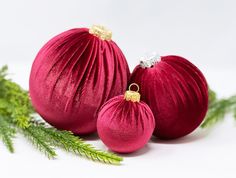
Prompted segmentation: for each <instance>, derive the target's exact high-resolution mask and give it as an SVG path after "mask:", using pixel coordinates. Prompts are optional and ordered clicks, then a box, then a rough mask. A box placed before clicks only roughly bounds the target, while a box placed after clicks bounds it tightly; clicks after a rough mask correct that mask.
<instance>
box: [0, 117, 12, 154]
mask: <svg viewBox="0 0 236 178" xmlns="http://www.w3.org/2000/svg"><path fill="white" fill-rule="evenodd" d="M15 134H16V130H15V128H14V127H12V125H11V124H10V123H9V122H7V121H6V120H5V118H3V117H2V116H0V139H1V140H2V142H3V143H4V144H5V145H6V147H7V149H8V150H9V151H10V152H11V153H13V152H14V147H13V138H14V137H15Z"/></svg>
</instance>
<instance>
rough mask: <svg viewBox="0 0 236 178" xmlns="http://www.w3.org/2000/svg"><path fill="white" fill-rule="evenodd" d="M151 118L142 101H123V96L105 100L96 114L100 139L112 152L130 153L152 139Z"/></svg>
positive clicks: (152, 117)
mask: <svg viewBox="0 0 236 178" xmlns="http://www.w3.org/2000/svg"><path fill="white" fill-rule="evenodd" d="M154 128H155V119H154V116H153V114H152V111H151V109H150V108H149V106H148V105H147V104H145V103H144V102H142V101H140V102H132V101H126V100H125V99H124V95H120V96H116V97H114V98H112V99H110V100H108V101H107V102H106V103H105V104H104V105H103V106H102V107H101V110H100V112H99V115H98V120H97V129H98V135H99V137H100V138H101V140H102V141H103V142H104V143H105V145H107V147H108V148H110V149H111V150H113V151H116V152H119V153H130V152H133V151H136V150H138V149H140V148H142V147H143V146H144V145H145V144H146V143H147V142H148V140H149V139H150V137H151V136H152V133H153V131H154Z"/></svg>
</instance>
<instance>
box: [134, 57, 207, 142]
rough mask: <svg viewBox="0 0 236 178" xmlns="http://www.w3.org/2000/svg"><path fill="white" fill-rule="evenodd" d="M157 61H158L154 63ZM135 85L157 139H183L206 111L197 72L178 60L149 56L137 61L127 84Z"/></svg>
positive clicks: (204, 91) (202, 82)
mask: <svg viewBox="0 0 236 178" xmlns="http://www.w3.org/2000/svg"><path fill="white" fill-rule="evenodd" d="M158 60H160V61H158ZM132 82H135V83H137V84H138V85H139V86H140V88H141V90H140V93H141V100H143V101H145V102H146V103H147V104H148V105H149V106H150V108H151V110H152V112H153V114H154V117H155V120H156V128H155V131H154V135H155V136H157V137H159V138H161V139H174V138H178V137H182V136H185V135H187V134H189V133H191V132H192V131H193V130H194V129H196V128H197V127H198V126H199V125H200V123H201V122H202V120H203V119H204V117H205V114H206V112H207V108H208V86H207V82H206V79H205V78H204V76H203V74H202V73H201V71H200V70H199V69H198V68H197V67H196V66H194V65H193V64H192V63H190V62H189V61H188V60H186V59H184V58H182V57H179V56H162V57H161V59H160V58H158V57H157V56H152V57H151V58H150V59H149V60H147V61H141V63H140V65H138V66H137V67H136V68H135V69H134V71H133V73H132V75H131V80H130V83H132Z"/></svg>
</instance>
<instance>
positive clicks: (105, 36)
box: [89, 25, 112, 41]
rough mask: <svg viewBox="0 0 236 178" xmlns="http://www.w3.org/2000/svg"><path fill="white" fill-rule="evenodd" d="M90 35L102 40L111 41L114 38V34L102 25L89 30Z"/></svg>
mask: <svg viewBox="0 0 236 178" xmlns="http://www.w3.org/2000/svg"><path fill="white" fill-rule="evenodd" d="M89 33H90V34H93V35H94V36H97V37H99V38H100V39H102V40H108V41H110V40H111V37H112V32H111V31H110V30H108V29H107V28H106V27H104V26H102V25H93V26H92V27H91V28H90V29H89Z"/></svg>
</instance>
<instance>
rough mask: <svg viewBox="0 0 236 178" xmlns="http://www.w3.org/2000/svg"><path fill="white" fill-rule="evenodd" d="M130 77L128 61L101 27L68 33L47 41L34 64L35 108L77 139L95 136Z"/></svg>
mask: <svg viewBox="0 0 236 178" xmlns="http://www.w3.org/2000/svg"><path fill="white" fill-rule="evenodd" d="M129 76H130V72H129V68H128V65H127V62H126V59H125V57H124V55H123V53H122V52H121V50H120V48H119V47H118V46H117V45H116V44H115V42H113V41H112V40H111V32H110V31H109V30H107V29H105V28H104V27H102V26H93V27H92V28H90V29H87V28H76V29H71V30H68V31H65V32H63V33H61V34H59V35H57V36H55V37H54V38H52V39H51V40H50V41H48V42H47V43H46V44H45V45H44V46H43V47H42V49H41V50H40V51H39V53H38V55H37V56H36V58H35V61H34V63H33V66H32V69H31V74H30V81H29V90H30V96H31V99H32V103H33V106H34V107H35V109H36V110H37V112H38V113H39V114H40V115H41V116H42V117H43V118H44V119H45V120H46V121H47V122H48V123H50V124H51V125H53V126H55V127H56V128H59V129H65V130H70V131H72V132H73V133H75V134H88V133H92V132H95V131H96V119H97V112H98V110H99V108H100V106H101V105H102V104H103V103H104V102H106V101H107V100H108V99H110V98H112V97H113V96H116V95H119V94H122V93H123V92H124V91H125V89H126V87H127V80H128V78H129Z"/></svg>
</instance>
